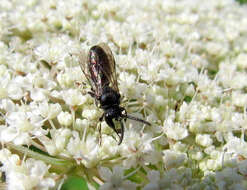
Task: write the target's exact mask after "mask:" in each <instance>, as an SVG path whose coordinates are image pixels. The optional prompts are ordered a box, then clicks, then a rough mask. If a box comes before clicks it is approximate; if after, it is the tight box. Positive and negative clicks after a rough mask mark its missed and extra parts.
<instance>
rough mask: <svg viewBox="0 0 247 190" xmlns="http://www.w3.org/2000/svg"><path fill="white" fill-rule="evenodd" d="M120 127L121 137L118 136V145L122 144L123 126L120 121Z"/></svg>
mask: <svg viewBox="0 0 247 190" xmlns="http://www.w3.org/2000/svg"><path fill="white" fill-rule="evenodd" d="M120 125H121V136H119V138H120V140H119V143H118V145H120V144H121V143H122V141H123V137H124V124H123V122H122V121H120Z"/></svg>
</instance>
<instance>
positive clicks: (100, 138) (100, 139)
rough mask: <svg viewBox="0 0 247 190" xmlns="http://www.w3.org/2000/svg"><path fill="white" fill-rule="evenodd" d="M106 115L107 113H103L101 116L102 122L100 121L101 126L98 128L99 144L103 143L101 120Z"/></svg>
mask: <svg viewBox="0 0 247 190" xmlns="http://www.w3.org/2000/svg"><path fill="white" fill-rule="evenodd" d="M104 117H105V113H103V114H102V116H101V117H100V118H99V121H100V122H99V128H98V130H99V144H100V146H101V144H102V135H101V122H102V121H103V119H104Z"/></svg>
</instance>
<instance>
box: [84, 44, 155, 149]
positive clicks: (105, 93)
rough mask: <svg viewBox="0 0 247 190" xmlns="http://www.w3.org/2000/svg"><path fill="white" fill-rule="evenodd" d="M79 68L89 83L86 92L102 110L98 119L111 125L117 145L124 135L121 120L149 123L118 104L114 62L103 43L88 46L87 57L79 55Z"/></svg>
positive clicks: (118, 97)
mask: <svg viewBox="0 0 247 190" xmlns="http://www.w3.org/2000/svg"><path fill="white" fill-rule="evenodd" d="M81 56H82V57H81V58H80V66H81V70H82V72H83V73H84V75H85V77H86V78H87V80H88V82H89V83H90V85H91V91H90V92H88V93H89V94H90V95H91V96H92V97H93V98H95V101H96V105H98V104H100V106H99V107H100V108H101V109H103V110H104V113H103V115H102V116H101V117H100V121H102V120H103V119H105V121H106V123H107V125H108V126H109V127H111V128H112V129H113V130H114V131H115V133H116V134H117V135H118V137H119V139H120V140H119V143H118V144H119V145H120V144H121V143H122V140H123V137H124V125H123V122H122V120H123V119H124V121H126V119H127V118H128V119H132V120H135V121H139V122H142V123H144V124H147V125H151V124H150V123H149V122H147V121H144V120H142V119H140V118H137V117H133V116H131V115H128V114H127V112H126V110H125V108H123V107H121V106H120V97H121V95H120V94H119V89H118V83H117V75H116V64H115V60H114V57H113V54H112V52H111V50H110V48H109V47H108V46H107V44H105V43H101V44H98V45H95V46H93V47H91V48H90V50H89V53H88V57H86V56H85V55H84V56H83V55H81ZM113 120H116V121H119V122H120V125H121V129H116V127H115V124H114V122H113Z"/></svg>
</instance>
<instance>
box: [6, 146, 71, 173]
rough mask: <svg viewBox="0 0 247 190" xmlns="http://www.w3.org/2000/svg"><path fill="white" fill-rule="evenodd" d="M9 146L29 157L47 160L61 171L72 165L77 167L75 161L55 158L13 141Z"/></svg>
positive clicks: (68, 168) (47, 162) (46, 161)
mask: <svg viewBox="0 0 247 190" xmlns="http://www.w3.org/2000/svg"><path fill="white" fill-rule="evenodd" d="M8 147H10V148H11V149H14V150H16V151H18V152H20V153H22V154H24V155H26V156H28V157H31V158H34V159H36V160H42V161H43V162H45V163H46V164H50V165H52V167H53V168H54V169H56V170H59V171H61V170H62V171H67V170H70V169H71V168H72V167H75V163H74V162H73V161H70V160H63V159H58V158H53V157H50V156H46V155H43V154H40V153H37V152H34V151H32V150H29V149H28V148H26V147H23V146H16V145H14V144H12V143H9V144H8Z"/></svg>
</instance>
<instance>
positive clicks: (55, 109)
mask: <svg viewBox="0 0 247 190" xmlns="http://www.w3.org/2000/svg"><path fill="white" fill-rule="evenodd" d="M39 110H40V113H41V115H42V116H43V117H44V118H47V119H53V118H55V117H56V116H57V115H58V114H59V113H60V112H61V110H62V108H61V106H60V104H58V103H56V104H48V103H47V102H42V103H40V105H39Z"/></svg>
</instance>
